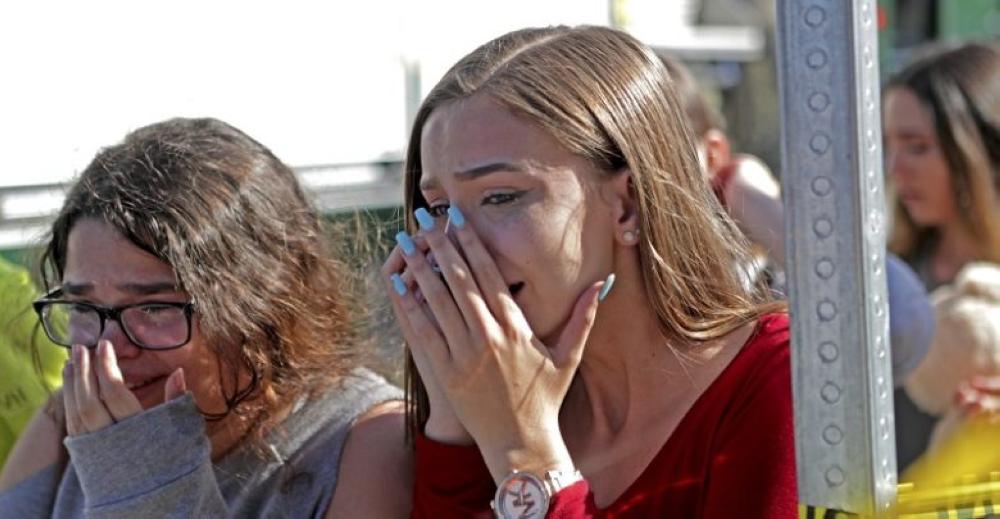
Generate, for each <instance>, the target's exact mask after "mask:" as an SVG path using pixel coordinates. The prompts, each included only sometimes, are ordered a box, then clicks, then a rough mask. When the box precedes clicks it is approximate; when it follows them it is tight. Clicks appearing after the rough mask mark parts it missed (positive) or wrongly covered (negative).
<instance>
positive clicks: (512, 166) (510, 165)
mask: <svg viewBox="0 0 1000 519" xmlns="http://www.w3.org/2000/svg"><path fill="white" fill-rule="evenodd" d="M498 171H513V172H523V171H525V169H524V167H523V166H521V165H520V164H516V163H514V162H490V163H489V164H483V165H482V166H476V167H473V168H469V169H466V170H463V171H457V172H455V178H456V179H457V180H460V181H463V182H466V181H469V180H475V179H477V178H482V177H484V176H486V175H489V174H491V173H496V172H498ZM439 186H440V184H439V183H438V181H437V179H435V178H428V179H424V180H421V181H420V189H421V190H422V191H427V190H430V189H435V188H437V187H439Z"/></svg>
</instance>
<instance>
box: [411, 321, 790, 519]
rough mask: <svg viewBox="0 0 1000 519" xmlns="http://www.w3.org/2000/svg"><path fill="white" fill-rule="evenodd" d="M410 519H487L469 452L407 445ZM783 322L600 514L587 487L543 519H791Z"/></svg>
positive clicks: (483, 489)
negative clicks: (412, 476)
mask: <svg viewBox="0 0 1000 519" xmlns="http://www.w3.org/2000/svg"><path fill="white" fill-rule="evenodd" d="M416 466H417V467H416V482H415V486H414V504H413V515H412V516H413V517H427V518H430V517H433V518H451V517H455V518H458V517H492V512H491V511H490V507H489V503H490V501H491V500H492V499H493V493H494V492H495V491H496V486H495V485H494V483H493V479H492V477H491V476H490V473H489V471H488V470H487V468H486V464H485V463H484V462H483V460H482V457H481V456H480V454H479V450H478V449H477V448H476V447H475V446H454V445H445V444H441V443H437V442H435V441H433V440H430V439H428V438H426V437H424V436H422V435H418V437H417V441H416ZM796 507H797V494H796V489H795V437H794V424H793V421H792V383H791V362H790V357H789V348H788V316H787V315H784V314H772V315H767V316H764V317H763V318H761V320H760V323H759V324H758V327H757V330H756V331H755V332H754V334H753V335H752V336H751V337H750V339H749V340H748V341H747V343H746V344H745V345H744V346H743V349H742V350H740V352H739V353H738V354H737V355H736V357H734V358H733V360H732V361H731V362H730V363H729V365H728V366H727V367H726V368H725V369H724V370H723V371H722V373H720V374H719V376H718V378H716V379H715V381H714V382H712V384H711V385H710V386H709V387H708V389H706V390H705V392H704V393H703V394H702V395H701V396H700V397H699V398H698V400H697V401H696V402H695V404H694V405H693V406H692V407H691V409H690V410H688V412H687V414H686V415H684V419H683V420H681V422H680V423H679V424H678V426H677V429H676V430H674V432H673V434H671V435H670V437H669V438H667V440H666V443H665V444H664V445H663V448H662V449H661V450H660V452H659V453H658V454H657V455H656V456H655V457H654V458H653V459H652V460H651V461H650V463H649V466H648V467H646V470H644V471H643V472H642V474H641V475H640V476H639V478H638V479H636V480H635V481H634V482H633V483H632V485H631V486H629V487H628V489H626V490H625V492H624V493H623V494H622V495H621V496H619V497H618V499H616V500H615V501H614V502H613V503H611V504H610V505H609V506H607V507H606V508H604V509H599V508H597V506H596V505H595V504H594V496H593V494H592V493H591V492H590V489H589V487H588V486H587V482H586V481H581V482H579V483H576V484H575V485H572V486H570V487H567V488H565V489H563V490H562V491H560V492H558V493H556V494H555V495H554V496H553V498H552V501H551V502H550V504H549V512H548V514H547V515H546V517H548V518H565V519H568V518H578V517H684V518H688V517H734V515H733V514H734V513H735V514H736V515H738V516H739V517H763V518H781V517H796V516H797V509H796Z"/></svg>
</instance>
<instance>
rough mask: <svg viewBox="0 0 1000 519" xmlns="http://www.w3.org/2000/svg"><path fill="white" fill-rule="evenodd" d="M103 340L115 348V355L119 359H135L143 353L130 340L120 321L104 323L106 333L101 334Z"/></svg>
mask: <svg viewBox="0 0 1000 519" xmlns="http://www.w3.org/2000/svg"><path fill="white" fill-rule="evenodd" d="M100 338H101V339H102V340H105V341H108V342H110V343H111V345H112V346H114V347H115V355H116V356H117V357H118V358H120V359H121V358H133V357H135V356H137V355H139V353H140V352H141V351H142V350H141V349H140V348H139V347H138V346H136V345H135V344H133V343H132V341H131V340H130V339H129V338H128V334H126V333H125V330H122V325H121V323H119V322H118V321H113V320H111V319H108V320H107V322H105V323H104V332H103V333H101V337H100Z"/></svg>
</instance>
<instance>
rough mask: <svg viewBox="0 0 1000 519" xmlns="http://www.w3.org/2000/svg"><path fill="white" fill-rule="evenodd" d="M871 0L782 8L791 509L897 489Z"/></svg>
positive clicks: (807, 0) (888, 499)
mask: <svg viewBox="0 0 1000 519" xmlns="http://www.w3.org/2000/svg"><path fill="white" fill-rule="evenodd" d="M875 9H876V6H875V2H874V0H777V10H776V15H777V18H778V20H777V22H778V45H777V52H778V76H779V89H780V94H781V113H782V121H783V124H782V179H783V182H784V190H783V191H784V202H785V207H786V213H785V215H786V216H785V222H786V224H785V225H786V229H785V230H786V236H787V243H786V247H787V251H788V258H789V260H788V276H789V277H788V279H789V286H790V294H789V295H790V303H791V306H790V307H791V311H792V346H793V353H792V369H793V384H794V388H793V389H794V394H795V447H796V462H797V470H798V486H799V488H798V491H799V502H800V503H801V504H803V505H812V506H818V507H824V508H835V509H838V510H843V511H847V512H852V513H861V514H878V513H882V512H885V511H887V510H888V509H889V508H890V507H891V505H892V503H893V501H894V499H895V490H896V453H895V444H894V441H895V440H894V433H893V409H892V375H891V362H890V358H889V356H890V351H889V339H888V312H887V307H886V304H887V303H886V300H887V299H886V278H885V235H886V230H885V229H886V218H885V207H884V206H885V202H884V198H883V196H884V195H883V180H882V150H881V141H882V137H881V128H880V109H879V74H878V39H877V30H876V21H875V18H876V12H875Z"/></svg>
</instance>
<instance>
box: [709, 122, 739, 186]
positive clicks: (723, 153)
mask: <svg viewBox="0 0 1000 519" xmlns="http://www.w3.org/2000/svg"><path fill="white" fill-rule="evenodd" d="M702 142H703V143H704V145H705V168H706V169H707V170H708V176H709V178H715V174H716V173H718V171H719V170H720V169H722V168H724V167H726V166H727V165H728V164H729V162H730V161H731V160H732V150H731V148H730V146H729V138H728V137H726V134H724V133H722V132H721V131H719V130H717V129H715V128H712V129H711V130H708V131H707V132H705V136H704V137H702Z"/></svg>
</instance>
